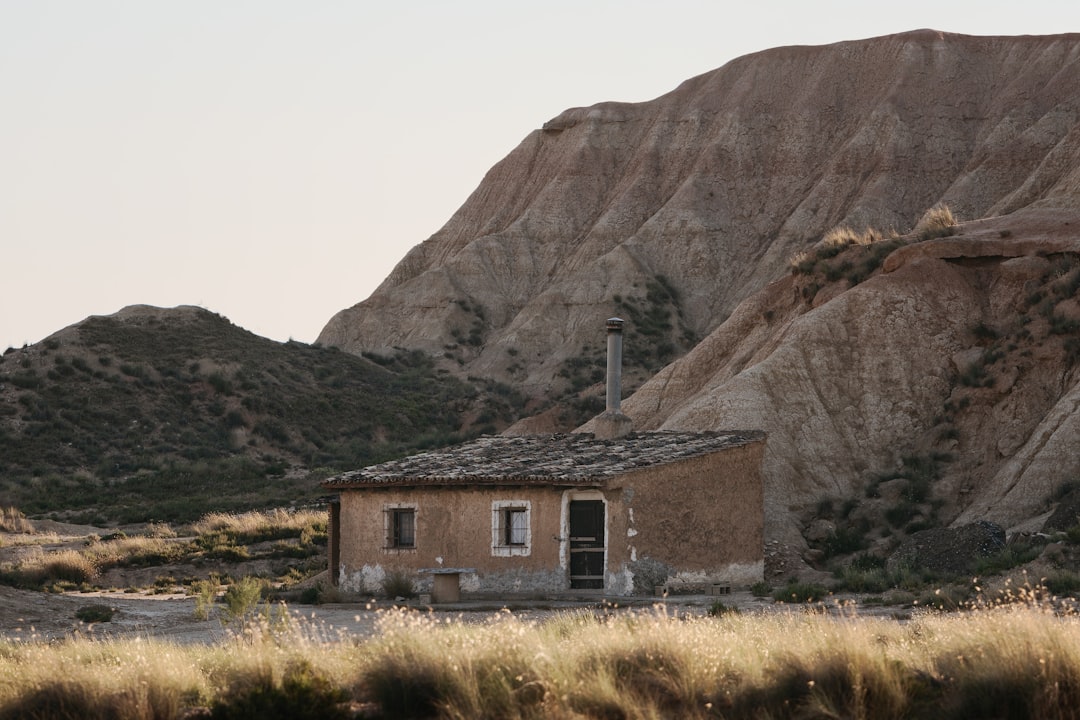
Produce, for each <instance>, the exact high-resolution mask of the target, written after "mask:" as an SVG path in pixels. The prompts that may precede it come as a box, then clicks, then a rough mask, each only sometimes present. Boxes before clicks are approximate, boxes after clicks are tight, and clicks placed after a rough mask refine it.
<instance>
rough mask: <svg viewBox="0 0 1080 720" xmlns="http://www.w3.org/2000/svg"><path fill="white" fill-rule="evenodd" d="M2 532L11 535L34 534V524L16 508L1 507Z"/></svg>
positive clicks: (0, 522) (0, 524) (0, 528)
mask: <svg viewBox="0 0 1080 720" xmlns="http://www.w3.org/2000/svg"><path fill="white" fill-rule="evenodd" d="M0 530H2V531H4V532H9V533H32V532H34V523H32V522H30V521H29V520H27V519H26V516H25V515H23V514H22V512H21V511H20V510H19V509H18V508H15V507H11V506H6V507H0Z"/></svg>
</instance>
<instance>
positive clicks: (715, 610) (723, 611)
mask: <svg viewBox="0 0 1080 720" xmlns="http://www.w3.org/2000/svg"><path fill="white" fill-rule="evenodd" d="M706 612H708V614H709V617H721V616H723V615H738V614H739V608H737V607H731V606H729V605H725V604H724V601H723V600H713V602H712V605H709V609H708V610H707V611H706Z"/></svg>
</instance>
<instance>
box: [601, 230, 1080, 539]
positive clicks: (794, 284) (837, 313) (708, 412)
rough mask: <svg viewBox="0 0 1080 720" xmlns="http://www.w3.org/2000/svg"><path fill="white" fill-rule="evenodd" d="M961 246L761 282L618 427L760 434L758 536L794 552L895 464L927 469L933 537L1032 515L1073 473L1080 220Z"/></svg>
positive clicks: (909, 250)
mask: <svg viewBox="0 0 1080 720" xmlns="http://www.w3.org/2000/svg"><path fill="white" fill-rule="evenodd" d="M959 233H960V235H959V236H958V237H956V238H955V239H953V238H950V239H948V240H945V241H941V240H931V241H928V242H926V243H915V244H912V245H908V246H905V247H901V248H900V249H898V250H896V251H895V252H894V253H893V254H892V255H891V256H889V257H888V258H886V259H885V262H884V266H885V267H891V268H892V272H888V273H884V272H881V271H878V272H877V273H876V274H874V275H872V276H871V277H870V278H869V279H868V280H866V281H864V282H861V283H860V284H858V285H856V286H854V287H851V286H850V281H849V280H847V279H845V278H842V277H841V278H837V279H836V280H835V281H833V282H828V281H827V280H826V279H825V278H824V277H823V276H827V275H828V274H829V272H830V268H837V267H840V268H842V267H844V266H845V265H847V264H849V265H857V264H858V262H859V260H858V255H859V254H860V253H866V252H868V251H867V250H865V249H863V248H859V247H854V246H853V247H851V248H849V249H848V250H846V251H845V253H844V254H840V255H837V256H836V257H835V258H832V259H830V260H828V261H820V262H819V265H820V266H821V267H820V269H819V270H816V271H815V273H814V274H810V275H799V274H794V273H793V274H791V275H790V276H788V277H784V278H782V279H780V280H777V281H775V282H774V283H772V284H770V285H769V286H768V287H767V288H765V289H764V290H762V291H761V292H759V293H757V294H755V295H753V296H751V297H750V298H748V299H747V300H746V301H744V302H743V303H742V304H741V305H740V306H739V307H738V308H737V309H736V310H735V312H734V313H732V315H731V317H730V318H728V320H727V321H726V322H725V323H724V324H723V325H721V326H720V327H719V328H718V329H717V330H716V331H715V332H713V333H712V334H710V335H709V336H708V337H707V338H705V339H704V340H703V341H702V342H701V343H700V344H699V345H698V346H697V347H695V348H694V349H693V350H692V351H691V352H690V353H689V354H687V355H686V356H685V357H683V358H681V359H680V360H678V361H676V362H674V363H672V364H671V365H669V366H668V367H666V368H664V370H662V371H661V372H660V373H658V374H657V375H656V376H655V377H653V378H652V379H651V380H649V381H648V382H647V383H645V384H644V385H643V386H642V387H641V388H640V389H639V390H638V391H637V392H636V393H635V394H634V395H633V396H632V397H630V398H628V399H627V400H626V401H624V402H623V410H624V412H625V413H626V414H627V415H628V416H630V417H631V418H633V420H634V423H635V426H636V427H637V428H639V429H642V430H652V429H657V428H663V429H670V430H676V429H681V430H686V429H691V428H694V429H702V428H718V427H753V428H760V429H762V430H765V431H766V432H767V433H768V443H767V447H766V454H765V461H764V462H765V469H764V475H765V477H766V479H767V480H766V488H765V503H766V534H767V536H769V537H773V538H780V539H782V540H784V541H786V542H790V543H794V544H799V543H800V542H802V541H803V539H804V538H803V537H801V536H800V535H799V529H800V523H799V522H798V521H797V519H796V515H797V514H798V513H799V512H801V511H804V510H805V509H806V508H808V507H811V506H813V505H814V504H815V503H817V502H819V501H821V500H823V499H828V498H834V499H840V498H853V497H854V498H859V497H862V496H863V495H864V490H865V488H866V487H867V486H868V485H869V484H870V483H871V482H872V481H874V479H875V478H879V477H883V476H888V475H889V474H890V472H892V471H894V470H895V469H896V468H897V467H899V466H901V464H902V461H903V460H904V458H905V457H906V458H926V459H928V460H929V459H932V460H934V463H935V467H937V466H940V467H937V469H936V471H935V472H936V476H935V477H934V478H933V487H932V488H931V489H930V493H931V494H932V495H933V497H935V498H937V499H938V500H939V501H941V502H943V503H944V505H943V506H942V507H941V509H940V515H939V519H940V520H941V521H942V522H945V523H952V522H955V523H957V524H968V523H972V522H975V521H977V520H992V521H994V522H997V523H999V524H1001V525H1003V526H1005V527H1012V526H1017V525H1020V524H1022V523H1024V522H1025V521H1028V520H1030V519H1032V518H1036V517H1038V516H1040V514H1042V513H1044V512H1045V511H1047V510H1048V509H1049V508H1050V502H1051V498H1052V496H1053V495H1054V493H1055V491H1056V490H1057V489H1058V488H1060V486H1061V485H1062V484H1063V483H1065V482H1068V481H1070V480H1075V479H1076V478H1077V477H1078V476H1080V454H1078V453H1076V451H1075V448H1076V445H1077V442H1078V441H1080V413H1078V412H1077V409H1078V402H1080V366H1078V363H1080V321H1076V320H1071V319H1070V317H1069V316H1068V315H1067V313H1068V312H1070V311H1071V310H1070V308H1072V307H1073V306H1074V305H1075V303H1076V297H1077V294H1078V292H1080V212H1077V211H1065V210H1026V211H1021V212H1017V213H1014V214H1013V215H1010V216H1007V217H1004V218H994V219H988V220H984V221H979V222H973V223H966V224H963V225H962V226H961V227H960V228H959ZM1006 238H1007V239H1010V240H1012V241H1013V244H1014V246H1015V247H1008V246H1007V245H1008V243H1006V245H1004V246H1003V245H1001V243H1002V241H1003V239H1006ZM984 245H985V246H986V247H997V248H998V252H999V254H997V255H990V254H987V253H986V249H985V247H984ZM924 246H925V247H924ZM920 248H924V249H925V252H920ZM949 248H951V250H950V249H949ZM1040 248H1041V250H1040ZM1070 248H1071V250H1070ZM1020 251H1023V252H1029V253H1031V254H1029V255H1023V256H1020V257H1014V255H1015V254H1016V253H1017V252H1020ZM1040 253H1041V254H1040ZM901 260H903V261H904V264H900V261H901ZM584 429H588V425H586V426H585V428H584ZM1033 529H1036V530H1037V529H1041V528H1040V527H1035V528H1033Z"/></svg>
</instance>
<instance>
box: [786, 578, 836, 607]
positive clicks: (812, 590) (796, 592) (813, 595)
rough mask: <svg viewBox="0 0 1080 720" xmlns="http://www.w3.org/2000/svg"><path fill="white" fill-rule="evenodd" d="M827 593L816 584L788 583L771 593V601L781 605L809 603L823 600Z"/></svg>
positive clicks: (821, 586)
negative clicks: (781, 603)
mask: <svg viewBox="0 0 1080 720" xmlns="http://www.w3.org/2000/svg"><path fill="white" fill-rule="evenodd" d="M828 594H829V591H828V590H827V589H826V588H825V586H824V585H819V584H817V583H804V582H798V581H794V582H789V583H788V584H787V585H785V586H784V587H782V588H778V589H777V590H775V591H773V600H775V601H777V602H783V603H809V602H814V601H817V600H823V599H825V596H826V595H828Z"/></svg>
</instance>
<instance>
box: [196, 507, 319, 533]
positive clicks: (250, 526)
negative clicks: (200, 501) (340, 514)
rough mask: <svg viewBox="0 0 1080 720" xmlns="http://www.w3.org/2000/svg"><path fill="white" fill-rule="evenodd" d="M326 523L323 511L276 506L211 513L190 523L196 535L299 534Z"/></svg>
mask: <svg viewBox="0 0 1080 720" xmlns="http://www.w3.org/2000/svg"><path fill="white" fill-rule="evenodd" d="M325 523H326V512H325V511H322V510H297V511H294V512H291V511H288V510H283V509H280V508H278V509H274V510H266V511H252V512H245V513H236V514H233V513H209V514H208V515H205V516H203V518H202V519H201V520H199V521H198V522H196V523H194V524H193V525H192V526H191V529H192V531H193V532H194V533H195V534H197V535H209V534H212V533H229V534H232V535H234V536H238V537H259V536H272V537H278V536H280V535H282V534H284V533H288V532H289V531H295V533H296V534H299V533H300V532H302V531H303V530H305V529H307V528H309V527H311V526H313V525H318V524H325Z"/></svg>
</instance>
